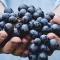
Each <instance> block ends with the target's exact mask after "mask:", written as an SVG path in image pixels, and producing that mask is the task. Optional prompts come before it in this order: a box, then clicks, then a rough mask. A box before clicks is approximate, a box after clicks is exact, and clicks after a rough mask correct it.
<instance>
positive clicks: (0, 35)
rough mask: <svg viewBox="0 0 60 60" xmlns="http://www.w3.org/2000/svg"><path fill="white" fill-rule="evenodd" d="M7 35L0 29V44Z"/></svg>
mask: <svg viewBox="0 0 60 60" xmlns="http://www.w3.org/2000/svg"><path fill="white" fill-rule="evenodd" d="M7 37H8V34H7V33H6V32H5V31H0V44H1V43H2V42H3V41H4V40H5V39H6V38H7Z"/></svg>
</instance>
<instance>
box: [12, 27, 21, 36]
mask: <svg viewBox="0 0 60 60" xmlns="http://www.w3.org/2000/svg"><path fill="white" fill-rule="evenodd" d="M13 36H20V32H19V31H18V29H17V28H14V31H13Z"/></svg>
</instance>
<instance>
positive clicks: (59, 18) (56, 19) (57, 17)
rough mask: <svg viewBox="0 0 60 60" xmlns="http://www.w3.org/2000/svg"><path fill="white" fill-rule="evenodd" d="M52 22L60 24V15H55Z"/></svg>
mask: <svg viewBox="0 0 60 60" xmlns="http://www.w3.org/2000/svg"><path fill="white" fill-rule="evenodd" d="M52 22H53V23H56V24H60V16H57V15H55V16H54V18H53V20H52Z"/></svg>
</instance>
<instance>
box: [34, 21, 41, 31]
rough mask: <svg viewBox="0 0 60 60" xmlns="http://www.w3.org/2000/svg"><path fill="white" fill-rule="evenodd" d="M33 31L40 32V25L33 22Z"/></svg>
mask: <svg viewBox="0 0 60 60" xmlns="http://www.w3.org/2000/svg"><path fill="white" fill-rule="evenodd" d="M33 24H34V29H35V30H37V31H40V30H41V28H42V25H41V23H39V22H37V21H34V23H33Z"/></svg>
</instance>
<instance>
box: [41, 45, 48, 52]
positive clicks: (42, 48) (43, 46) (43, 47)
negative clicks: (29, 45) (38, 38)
mask: <svg viewBox="0 0 60 60" xmlns="http://www.w3.org/2000/svg"><path fill="white" fill-rule="evenodd" d="M40 49H41V51H44V52H47V46H46V45H44V44H42V45H41V46H40Z"/></svg>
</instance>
